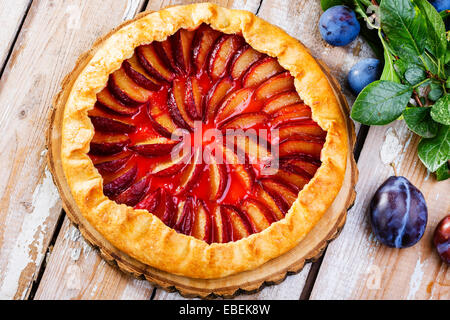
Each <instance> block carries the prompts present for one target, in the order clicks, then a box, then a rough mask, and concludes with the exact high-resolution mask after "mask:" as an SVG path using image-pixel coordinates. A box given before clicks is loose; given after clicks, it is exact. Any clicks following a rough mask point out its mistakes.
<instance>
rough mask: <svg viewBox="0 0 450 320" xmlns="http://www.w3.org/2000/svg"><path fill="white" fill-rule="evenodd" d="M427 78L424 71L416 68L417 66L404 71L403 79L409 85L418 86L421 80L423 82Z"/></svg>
mask: <svg viewBox="0 0 450 320" xmlns="http://www.w3.org/2000/svg"><path fill="white" fill-rule="evenodd" d="M426 77H427V74H426V73H425V70H423V69H422V68H420V67H418V66H417V65H415V66H413V67H410V68H408V69H406V71H405V79H406V81H408V82H409V83H410V84H411V85H415V84H418V83H419V82H421V81H422V80H424V79H425V78H426Z"/></svg>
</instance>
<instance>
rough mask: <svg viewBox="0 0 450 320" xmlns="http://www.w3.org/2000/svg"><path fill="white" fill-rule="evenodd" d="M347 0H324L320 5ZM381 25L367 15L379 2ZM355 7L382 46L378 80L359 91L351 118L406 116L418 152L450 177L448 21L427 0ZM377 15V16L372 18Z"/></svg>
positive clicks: (359, 2) (384, 0)
mask: <svg viewBox="0 0 450 320" xmlns="http://www.w3.org/2000/svg"><path fill="white" fill-rule="evenodd" d="M331 4H333V5H337V4H345V5H349V1H348V0H345V1H342V0H341V1H337V0H329V1H327V0H323V1H322V6H323V7H324V6H326V5H331ZM378 4H379V6H378V11H377V12H378V14H377V17H378V18H379V19H380V24H379V27H378V26H376V25H375V24H374V23H373V20H372V19H369V17H368V16H367V14H366V12H367V8H368V7H369V6H371V10H373V6H374V5H378ZM353 8H354V10H355V11H356V12H357V13H358V15H359V16H360V18H362V19H364V21H365V22H366V24H367V25H368V26H369V27H370V28H376V29H378V30H377V32H376V33H375V34H377V36H376V38H377V39H376V40H374V39H370V42H371V43H377V42H378V43H379V48H380V49H382V50H383V58H384V68H383V72H382V75H381V78H380V80H379V81H375V82H373V83H371V84H369V85H368V86H367V87H366V88H364V89H363V90H362V91H361V93H360V94H359V95H358V97H357V99H356V101H355V103H354V105H353V108H352V112H351V117H352V118H353V119H354V120H355V121H358V122H361V123H363V124H367V125H385V124H388V123H390V122H392V121H394V120H396V119H404V120H405V122H406V124H407V126H408V128H409V129H410V130H411V131H412V132H414V133H415V134H417V135H419V136H421V137H422V138H421V141H420V143H419V146H418V155H419V158H420V160H421V161H422V163H423V164H424V165H425V166H426V167H427V169H428V170H430V171H431V172H436V178H437V179H438V180H444V179H447V178H449V170H448V163H449V160H450V147H449V146H450V129H449V128H450V93H449V90H450V80H449V79H450V46H449V45H448V42H449V39H450V34H449V33H446V31H445V24H444V20H443V19H446V18H448V16H449V12H441V13H438V12H437V11H436V10H435V8H434V7H433V6H432V5H431V4H430V3H429V2H428V1H427V0H381V1H379V2H376V1H367V0H353ZM372 18H373V17H372ZM371 34H372V35H373V33H371Z"/></svg>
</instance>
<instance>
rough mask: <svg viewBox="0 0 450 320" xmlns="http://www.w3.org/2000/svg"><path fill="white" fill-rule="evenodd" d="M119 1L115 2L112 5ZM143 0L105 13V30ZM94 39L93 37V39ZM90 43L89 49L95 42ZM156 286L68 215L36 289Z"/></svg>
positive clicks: (71, 294) (125, 293) (119, 294)
mask: <svg viewBox="0 0 450 320" xmlns="http://www.w3.org/2000/svg"><path fill="white" fill-rule="evenodd" d="M115 4H118V3H111V7H114V5H115ZM142 5H143V1H142V0H131V1H127V3H126V4H125V3H121V5H120V8H121V10H117V9H115V10H116V12H115V13H114V14H113V15H111V16H109V17H107V16H105V17H104V19H105V20H104V21H103V25H102V26H101V29H102V33H101V34H104V33H106V32H108V31H109V29H111V28H112V27H115V26H116V25H118V24H119V23H120V22H122V21H124V20H127V19H131V18H133V17H134V16H135V15H136V13H137V12H139V11H140V9H141V7H142ZM92 40H93V39H92ZM92 40H91V43H87V46H86V49H88V48H89V47H90V46H91V45H92ZM152 292H153V287H152V286H151V285H150V284H149V283H148V282H146V281H143V280H138V279H134V278H132V277H130V276H128V275H126V274H124V273H122V272H121V271H119V270H118V269H117V268H115V267H112V266H110V265H108V264H106V263H105V261H104V260H102V259H101V257H100V255H99V254H98V251H96V250H93V249H92V248H91V247H90V246H89V245H88V244H87V242H86V241H85V240H84V239H83V238H82V237H81V236H80V233H79V232H78V230H77V229H76V228H75V227H74V226H73V225H71V224H70V222H69V220H68V218H67V217H66V218H65V221H64V224H63V227H62V229H61V231H60V233H59V235H58V239H57V241H56V243H55V246H54V248H53V250H52V253H51V255H50V256H49V258H48V264H47V267H46V269H45V272H44V274H43V277H42V279H41V282H40V283H39V287H38V290H37V291H36V295H35V299H149V298H150V296H151V294H152Z"/></svg>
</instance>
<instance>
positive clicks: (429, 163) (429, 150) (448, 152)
mask: <svg viewBox="0 0 450 320" xmlns="http://www.w3.org/2000/svg"><path fill="white" fill-rule="evenodd" d="M418 154H419V158H420V160H421V161H422V162H423V164H424V165H425V167H427V169H428V170H430V171H431V172H435V171H436V170H437V169H438V168H439V167H441V166H442V165H443V164H444V163H445V162H447V161H448V160H449V159H450V126H444V125H441V126H440V128H439V130H438V133H437V135H436V136H435V137H434V138H431V139H425V138H423V139H422V140H421V141H420V143H419V147H418Z"/></svg>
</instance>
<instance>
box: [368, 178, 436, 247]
mask: <svg viewBox="0 0 450 320" xmlns="http://www.w3.org/2000/svg"><path fill="white" fill-rule="evenodd" d="M427 220H428V210H427V205H426V203H425V199H424V197H423V195H422V193H421V192H420V191H419V189H417V188H416V187H415V186H414V185H412V183H411V182H409V180H408V179H406V178H405V177H397V176H392V177H389V178H388V179H387V180H386V181H385V182H384V183H383V184H382V185H381V186H380V187H379V188H378V190H377V191H376V192H375V194H374V196H373V198H372V201H371V203H370V223H371V225H372V231H373V233H374V234H375V236H376V237H377V239H378V240H379V241H380V242H381V243H383V244H385V245H387V246H389V247H392V248H407V247H411V246H413V245H414V244H416V243H417V242H418V241H419V240H420V239H421V238H422V236H423V234H424V232H425V227H426V225H427Z"/></svg>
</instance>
